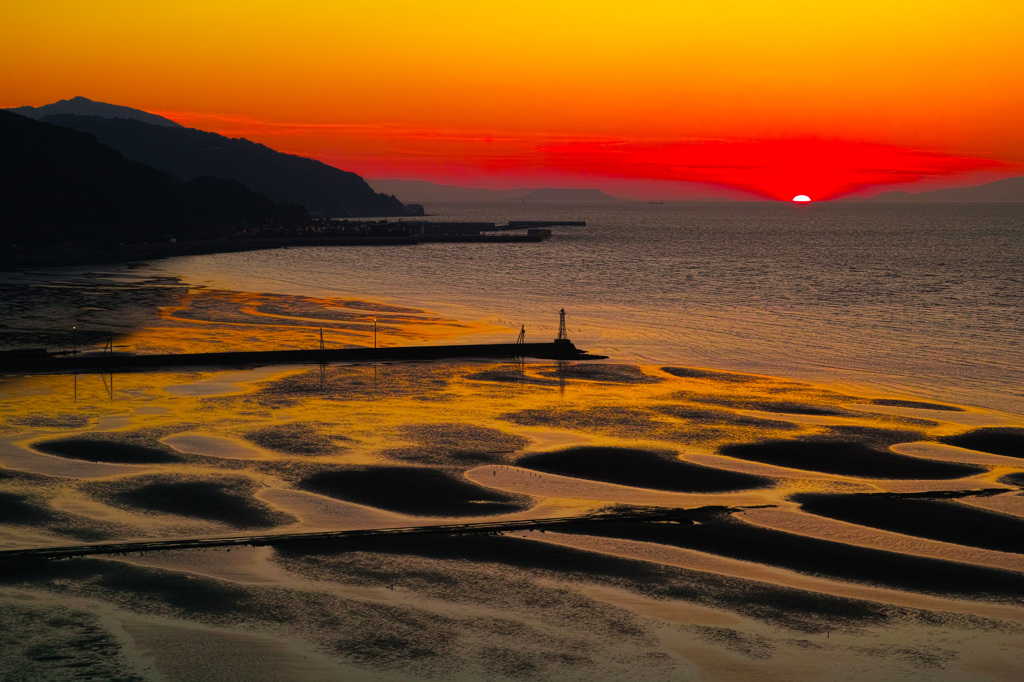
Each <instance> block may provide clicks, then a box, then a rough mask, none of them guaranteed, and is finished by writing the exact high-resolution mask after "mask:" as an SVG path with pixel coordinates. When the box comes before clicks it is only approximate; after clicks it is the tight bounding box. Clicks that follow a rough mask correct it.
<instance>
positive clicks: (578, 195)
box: [367, 179, 619, 204]
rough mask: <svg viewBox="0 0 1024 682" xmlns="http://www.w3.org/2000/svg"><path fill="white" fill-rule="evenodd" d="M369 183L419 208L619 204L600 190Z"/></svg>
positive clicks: (411, 181) (394, 180)
mask: <svg viewBox="0 0 1024 682" xmlns="http://www.w3.org/2000/svg"><path fill="white" fill-rule="evenodd" d="M367 182H368V183H369V184H370V186H371V187H373V188H374V189H375V190H377V191H378V192H385V193H387V194H393V195H395V196H396V197H398V198H400V199H401V200H402V201H412V202H416V203H419V204H422V203H433V202H467V203H472V202H479V201H485V202H491V201H493V202H500V201H517V202H519V201H537V202H544V201H550V202H569V201H579V202H588V201H619V199H617V198H615V197H613V196H610V195H608V194H605V193H604V192H602V191H601V190H598V189H559V188H542V189H527V188H523V189H480V188H475V187H458V186H456V185H441V184H438V183H435V182H429V181H427V180H397V179H388V180H372V179H368V180H367Z"/></svg>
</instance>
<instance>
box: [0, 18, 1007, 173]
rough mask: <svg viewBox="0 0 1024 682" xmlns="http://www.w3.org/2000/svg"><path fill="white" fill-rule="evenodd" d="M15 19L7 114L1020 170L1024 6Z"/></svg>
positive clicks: (7, 49) (9, 36)
mask: <svg viewBox="0 0 1024 682" xmlns="http://www.w3.org/2000/svg"><path fill="white" fill-rule="evenodd" d="M0 25H3V26H4V27H5V29H4V33H5V36H4V40H2V41H0V58H2V59H3V61H4V63H5V64H6V65H8V67H7V68H5V69H4V70H3V73H2V74H0V105H2V106H18V105H23V104H32V105H40V104H45V103H48V102H52V101H55V100H57V99H63V98H67V97H71V96H74V95H84V96H86V97H89V98H91V99H96V100H101V101H108V102H114V103H118V104H124V105H128V106H133V107H137V108H142V109H147V110H157V111H175V112H201V113H204V114H219V115H230V116H243V117H248V118H251V119H255V120H259V121H265V122H271V123H275V122H276V123H320V124H325V123H330V124H360V125H381V124H388V125H393V126H396V127H399V128H402V129H411V128H415V129H426V130H432V131H442V130H447V131H462V130H471V131H476V132H485V133H488V132H491V133H497V132H513V133H517V134H525V133H545V134H559V135H569V134H571V135H603V136H615V137H620V138H623V139H627V140H636V139H662V140H674V139H688V138H694V137H727V138H748V139H749V138H766V137H782V138H785V137H827V138H837V139H843V140H852V141H867V142H872V143H881V144H894V145H903V146H914V147H923V148H928V149H938V150H943V151H948V152H953V153H958V154H969V155H982V156H988V157H994V158H999V159H1003V160H1017V161H1021V160H1024V131H1022V127H1021V126H1020V125H1019V121H1020V119H1021V115H1022V113H1024V76H1022V75H1021V73H1022V72H1024V68H1022V67H1021V65H1024V38H1022V37H1021V28H1022V27H1024V2H1020V1H1019V0H1014V1H1006V0H978V1H976V2H936V1H932V2H921V1H917V0H915V1H912V2H898V1H897V2H893V1H892V0H890V1H888V2H881V1H875V0H867V1H863V2H856V3H852V2H851V3H834V2H833V3H824V2H806V1H799V2H774V3H766V2H717V3H696V2H693V3H691V2H678V1H676V2H631V3H626V2H614V3H609V2H593V1H592V2H575V1H572V2H565V1H561V2H550V0H548V1H545V2H537V1H533V0H519V1H507V2H479V0H477V1H475V2H429V3H427V2H399V1H392V2H387V1H385V2H337V1H334V2H304V3H292V2H277V1H267V0H262V1H249V2H224V1H220V2H216V1H207V2H196V1H192V0H185V1H182V2H174V3H139V2H122V1H106V2H102V1H101V2H88V3H83V2H64V1H58V2H49V3H39V4H36V3H6V4H5V6H4V7H3V8H2V9H0ZM323 144H324V145H325V147H324V150H325V153H326V152H327V151H330V149H329V147H330V143H329V142H327V141H326V139H325V141H324V143H323ZM315 146H316V145H315V143H314V147H315Z"/></svg>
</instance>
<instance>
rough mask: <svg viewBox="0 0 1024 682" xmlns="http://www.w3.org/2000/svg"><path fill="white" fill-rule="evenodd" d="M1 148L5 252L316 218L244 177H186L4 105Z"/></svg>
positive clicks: (0, 236)
mask: <svg viewBox="0 0 1024 682" xmlns="http://www.w3.org/2000/svg"><path fill="white" fill-rule="evenodd" d="M0 148H2V149H3V150H4V153H3V154H2V155H0V208H2V212H3V220H2V222H0V252H2V251H5V250H8V249H10V248H11V247H13V246H14V245H17V246H19V247H42V248H48V249H52V250H54V251H58V250H60V248H61V247H62V246H64V245H66V244H68V243H72V244H75V245H91V246H95V245H99V246H102V245H114V244H118V243H124V244H139V243H143V242H152V241H167V239H168V237H174V238H175V239H178V240H184V239H211V238H216V237H222V236H226V235H229V234H231V233H232V232H235V231H238V230H240V229H244V228H246V227H249V226H253V225H261V224H267V223H273V224H280V225H292V224H294V225H304V224H308V222H309V214H308V212H307V211H306V210H305V209H304V208H303V207H301V206H297V205H289V204H283V203H276V202H274V201H273V200H271V199H269V198H268V197H266V196H264V195H262V194H258V193H255V192H252V191H251V190H249V189H248V188H247V187H245V186H244V185H243V184H242V183H240V182H238V181H235V180H225V179H220V178H210V177H206V178H194V179H192V180H190V181H189V182H186V183H179V182H177V181H175V180H174V178H172V177H171V176H170V175H168V174H166V173H164V172H162V171H159V170H157V169H155V168H150V167H149V166H146V165H145V164H142V163H139V162H137V161H131V160H129V159H125V158H124V157H123V156H122V155H121V154H120V153H118V152H117V151H115V150H113V149H110V148H109V147H107V146H105V145H102V144H100V143H99V142H98V141H97V140H96V138H94V137H93V136H92V135H88V134H85V133H81V132H78V131H75V130H71V129H69V128H64V127H61V126H56V125H51V124H49V123H45V122H41V121H34V120H32V119H30V118H27V117H25V116H20V115H18V114H14V113H11V112H8V111H0Z"/></svg>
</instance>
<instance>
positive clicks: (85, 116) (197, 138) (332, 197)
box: [8, 97, 423, 217]
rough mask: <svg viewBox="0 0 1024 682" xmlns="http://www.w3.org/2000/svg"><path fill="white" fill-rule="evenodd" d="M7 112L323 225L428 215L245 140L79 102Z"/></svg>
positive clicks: (334, 171)
mask: <svg viewBox="0 0 1024 682" xmlns="http://www.w3.org/2000/svg"><path fill="white" fill-rule="evenodd" d="M8 111H13V112H14V113H18V114H21V115H24V116H28V117H29V118H34V119H36V120H40V121H44V122H47V123H52V124H55V125H60V126H64V127H66V128H72V129H74V130H78V131H80V132H85V133H89V134H91V135H94V136H95V137H96V138H97V139H98V140H99V141H100V142H102V143H103V144H105V145H107V146H108V147H111V148H112V149H115V150H117V151H119V152H121V154H123V155H124V156H125V157H126V158H128V159H131V160H133V161H139V162H141V163H144V164H146V165H147V166H152V167H153V168H156V169H159V170H162V171H164V172H166V173H170V174H171V175H172V176H174V177H175V178H177V179H178V180H181V181H188V180H191V179H194V178H199V177H204V176H210V177H216V178H225V179H232V180H238V181H240V182H242V183H244V184H245V185H246V186H248V187H249V188H250V189H252V190H254V191H256V192H260V193H263V194H265V195H267V196H268V197H270V198H271V199H273V200H275V201H284V202H287V203H293V204H299V205H302V206H305V207H306V208H307V209H308V210H309V211H310V212H311V213H314V214H316V215H320V216H323V217H365V216H382V217H383V216H409V215H422V214H423V209H422V207H421V206H406V205H405V204H403V203H402V202H401V201H399V200H398V199H396V198H395V197H393V196H389V195H386V194H378V193H376V192H374V191H373V189H371V188H370V186H369V185H368V184H366V181H365V180H363V179H362V178H361V177H360V176H359V175H357V174H355V173H350V172H348V171H343V170H340V169H338V168H334V167H333V166H328V165H327V164H325V163H321V162H319V161H316V160H314V159H308V158H305V157H301V156H295V155H292V154H285V153H282V152H278V151H275V150H273V149H271V148H269V147H266V146H264V145H262V144H258V143H256V142H251V141H249V140H246V139H242V138H239V139H233V138H228V137H224V136H223V135H218V134H217V133H210V132H205V131H202V130H195V129H193V128H186V127H184V126H181V125H179V124H178V123H176V122H174V121H171V120H170V119H167V118H164V117H162V116H157V115H156V114H151V113H149V112H146V111H140V110H138V109H132V108H131V107H124V106H119V105H115V104H107V103H105V102H94V101H92V100H90V99H87V98H85V97H74V98H72V99H69V100H61V101H59V102H54V103H53V104H47V105H45V106H41V107H17V108H14V109H9V110H8Z"/></svg>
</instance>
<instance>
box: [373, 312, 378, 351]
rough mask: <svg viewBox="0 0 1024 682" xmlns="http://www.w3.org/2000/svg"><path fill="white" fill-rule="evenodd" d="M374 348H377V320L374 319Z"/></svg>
mask: <svg viewBox="0 0 1024 682" xmlns="http://www.w3.org/2000/svg"><path fill="white" fill-rule="evenodd" d="M373 347H374V348H376V347H377V318H376V317H375V318H373Z"/></svg>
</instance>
